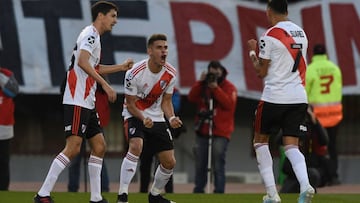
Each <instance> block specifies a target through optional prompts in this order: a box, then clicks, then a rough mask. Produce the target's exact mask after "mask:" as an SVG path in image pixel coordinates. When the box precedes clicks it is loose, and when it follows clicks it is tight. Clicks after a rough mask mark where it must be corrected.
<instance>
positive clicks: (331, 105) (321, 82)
mask: <svg viewBox="0 0 360 203" xmlns="http://www.w3.org/2000/svg"><path fill="white" fill-rule="evenodd" d="M313 54H314V55H313V57H312V59H311V63H310V64H309V66H308V68H307V70H306V86H305V88H306V92H307V94H308V100H309V104H310V105H312V106H313V108H314V114H315V116H316V118H317V119H319V121H320V123H321V125H322V126H324V127H325V129H326V131H327V134H328V136H329V145H328V150H329V155H330V160H331V168H330V169H331V180H330V181H329V182H328V184H329V185H338V184H340V180H339V175H338V172H337V170H338V152H337V146H336V145H337V144H336V137H337V134H338V127H339V124H340V122H341V120H342V119H343V112H342V111H343V107H342V74H341V70H340V68H339V67H338V66H337V65H336V64H334V63H333V62H331V61H330V60H329V59H328V56H327V54H326V48H325V45H323V44H317V45H315V46H314V49H313Z"/></svg>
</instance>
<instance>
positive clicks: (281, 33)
mask: <svg viewBox="0 0 360 203" xmlns="http://www.w3.org/2000/svg"><path fill="white" fill-rule="evenodd" d="M267 35H268V36H271V37H274V38H276V39H278V40H279V41H280V42H281V43H283V45H284V46H285V47H286V48H287V50H288V51H289V53H290V54H291V56H292V57H293V59H294V62H295V63H298V64H296V65H297V67H295V69H294V70H293V71H296V69H297V70H299V73H300V78H301V81H302V84H303V85H305V72H306V63H305V59H304V56H302V55H301V49H298V48H293V46H295V45H296V42H295V40H294V38H292V37H291V36H290V35H289V34H288V33H287V32H286V31H285V30H283V29H281V28H273V29H272V30H270V31H269V32H268V34H267ZM299 54H300V55H299Z"/></svg>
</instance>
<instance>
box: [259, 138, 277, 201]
mask: <svg viewBox="0 0 360 203" xmlns="http://www.w3.org/2000/svg"><path fill="white" fill-rule="evenodd" d="M254 148H255V152H256V159H257V162H258V168H259V171H260V175H261V177H262V179H263V181H264V185H265V188H266V192H267V194H268V195H269V196H270V197H273V196H274V195H276V194H277V189H276V183H275V178H274V172H273V160H272V156H271V153H270V150H269V145H268V144H262V143H255V144H254Z"/></svg>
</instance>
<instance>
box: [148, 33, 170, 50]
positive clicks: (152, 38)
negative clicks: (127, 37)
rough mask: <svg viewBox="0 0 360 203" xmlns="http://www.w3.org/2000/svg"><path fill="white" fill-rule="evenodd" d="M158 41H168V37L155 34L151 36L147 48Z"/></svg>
mask: <svg viewBox="0 0 360 203" xmlns="http://www.w3.org/2000/svg"><path fill="white" fill-rule="evenodd" d="M157 40H163V41H167V37H166V35H165V34H153V35H151V36H150V38H149V40H148V43H147V46H148V47H149V46H151V45H152V44H153V43H154V42H155V41H157Z"/></svg>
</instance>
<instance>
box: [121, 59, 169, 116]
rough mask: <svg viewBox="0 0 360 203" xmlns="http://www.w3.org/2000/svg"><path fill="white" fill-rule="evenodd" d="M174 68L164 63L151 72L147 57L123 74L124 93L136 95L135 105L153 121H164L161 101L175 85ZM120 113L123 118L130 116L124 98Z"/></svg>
mask: <svg viewBox="0 0 360 203" xmlns="http://www.w3.org/2000/svg"><path fill="white" fill-rule="evenodd" d="M175 76H176V70H175V68H174V67H173V66H172V65H171V64H169V63H166V64H165V65H164V66H163V68H162V70H161V71H160V72H158V73H153V72H151V71H150V69H149V68H148V59H145V60H142V61H140V62H138V63H136V64H134V66H133V67H132V68H131V69H130V70H128V71H127V72H126V75H125V81H124V86H125V94H127V95H132V96H137V97H138V98H139V100H137V101H136V107H137V108H138V109H139V110H140V111H141V112H142V113H143V115H144V116H145V117H149V118H151V119H152V120H153V121H154V122H164V121H165V119H164V113H163V111H162V109H161V101H162V97H163V94H164V93H167V94H172V93H173V91H174V86H175V78H176V77H175ZM122 115H123V116H124V118H125V119H128V118H130V117H132V115H131V114H130V112H129V111H128V110H127V108H126V100H125V102H124V108H123V112H122Z"/></svg>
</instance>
